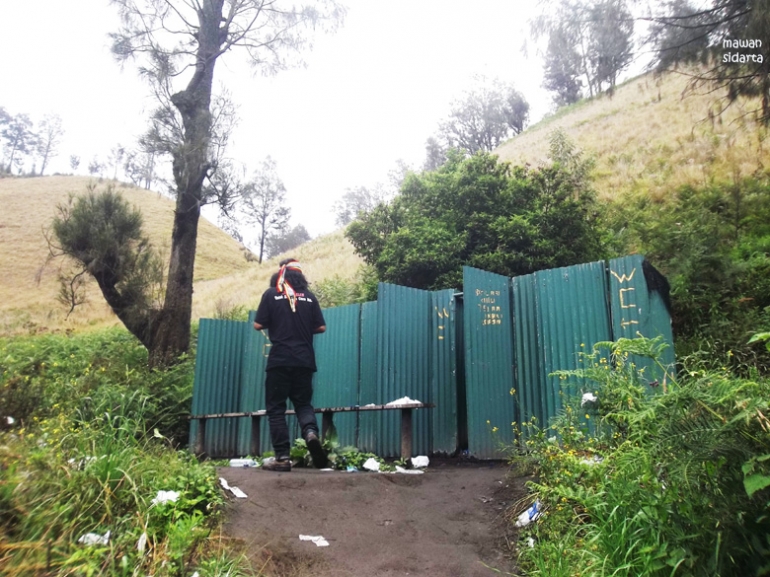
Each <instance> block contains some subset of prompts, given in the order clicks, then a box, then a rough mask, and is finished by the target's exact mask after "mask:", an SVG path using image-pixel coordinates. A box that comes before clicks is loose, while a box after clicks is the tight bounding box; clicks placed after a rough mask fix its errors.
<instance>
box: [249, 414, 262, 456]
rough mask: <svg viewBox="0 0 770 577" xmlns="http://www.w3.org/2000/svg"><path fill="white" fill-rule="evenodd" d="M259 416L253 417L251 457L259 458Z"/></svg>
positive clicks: (260, 444)
mask: <svg viewBox="0 0 770 577" xmlns="http://www.w3.org/2000/svg"><path fill="white" fill-rule="evenodd" d="M261 446H262V443H261V442H260V431H259V415H252V416H251V450H250V453H251V456H252V457H258V456H259V455H260V454H261Z"/></svg>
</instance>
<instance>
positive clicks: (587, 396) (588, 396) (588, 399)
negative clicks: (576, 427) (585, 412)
mask: <svg viewBox="0 0 770 577" xmlns="http://www.w3.org/2000/svg"><path fill="white" fill-rule="evenodd" d="M598 400H599V399H598V398H597V397H596V395H594V394H593V393H583V400H582V401H580V406H581V407H585V406H586V405H587V404H588V403H595V402H596V401H598Z"/></svg>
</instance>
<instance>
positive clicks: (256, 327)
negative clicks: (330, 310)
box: [254, 321, 326, 331]
mask: <svg viewBox="0 0 770 577" xmlns="http://www.w3.org/2000/svg"><path fill="white" fill-rule="evenodd" d="M264 328H265V327H263V326H262V325H261V324H259V323H258V322H257V321H254V329H255V330H258V331H261V330H262V329H264ZM324 330H326V327H324Z"/></svg>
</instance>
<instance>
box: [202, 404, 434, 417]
mask: <svg viewBox="0 0 770 577" xmlns="http://www.w3.org/2000/svg"><path fill="white" fill-rule="evenodd" d="M435 406H436V405H434V404H433V403H409V404H406V405H392V406H389V405H363V406H358V405H356V406H352V407H324V408H317V409H315V412H316V413H327V412H332V413H351V412H358V411H394V410H396V409H432V408H434V407H435ZM286 414H287V415H293V414H294V409H289V410H288V411H286ZM265 415H267V411H265V410H260V411H249V412H243V413H211V414H207V415H190V416H189V417H187V418H188V419H226V418H237V417H264V416H265Z"/></svg>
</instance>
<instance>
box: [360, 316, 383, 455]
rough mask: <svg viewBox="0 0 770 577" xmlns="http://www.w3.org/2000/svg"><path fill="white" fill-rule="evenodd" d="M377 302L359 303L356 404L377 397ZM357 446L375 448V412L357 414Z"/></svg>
mask: <svg viewBox="0 0 770 577" xmlns="http://www.w3.org/2000/svg"><path fill="white" fill-rule="evenodd" d="M377 350H378V344H377V303H376V302H370V303H364V304H362V305H361V353H360V366H361V380H360V385H359V393H358V403H356V404H358V405H368V404H370V403H374V402H375V399H376V398H377V368H378V367H377V356H378V355H377ZM358 423H359V429H358V447H359V448H360V449H361V450H362V451H365V452H369V453H372V452H374V451H376V450H377V427H378V425H379V418H378V415H377V413H376V412H374V411H369V412H363V413H360V414H359V418H358Z"/></svg>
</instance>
